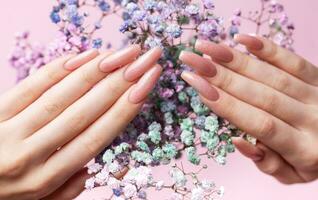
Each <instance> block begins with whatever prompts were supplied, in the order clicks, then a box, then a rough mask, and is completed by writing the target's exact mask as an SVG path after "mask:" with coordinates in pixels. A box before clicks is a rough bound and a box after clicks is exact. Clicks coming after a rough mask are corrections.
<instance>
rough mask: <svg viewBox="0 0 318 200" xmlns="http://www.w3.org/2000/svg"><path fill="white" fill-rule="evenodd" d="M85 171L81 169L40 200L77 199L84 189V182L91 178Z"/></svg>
mask: <svg viewBox="0 0 318 200" xmlns="http://www.w3.org/2000/svg"><path fill="white" fill-rule="evenodd" d="M91 176H92V175H89V174H88V173H87V169H86V168H83V169H82V170H80V171H79V172H77V173H76V174H74V175H73V176H72V177H71V178H70V179H69V180H68V181H67V182H66V183H64V184H63V185H62V186H60V187H59V188H58V189H57V190H56V191H54V192H53V193H52V194H50V195H48V196H46V197H44V198H42V199H43V200H70V199H74V198H75V197H77V196H78V195H79V194H80V193H82V191H83V190H84V189H85V187H84V186H85V181H86V180H87V179H88V178H89V177H91Z"/></svg>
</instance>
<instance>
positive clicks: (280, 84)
mask: <svg viewBox="0 0 318 200" xmlns="http://www.w3.org/2000/svg"><path fill="white" fill-rule="evenodd" d="M289 85H290V80H289V78H288V77H287V75H283V74H281V75H279V76H277V77H276V79H275V81H274V88H276V89H277V90H279V91H282V92H284V91H286V90H287V88H288V86H289Z"/></svg>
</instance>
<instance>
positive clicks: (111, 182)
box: [107, 177, 121, 189]
mask: <svg viewBox="0 0 318 200" xmlns="http://www.w3.org/2000/svg"><path fill="white" fill-rule="evenodd" d="M120 183H121V182H120V181H119V180H118V179H117V178H114V177H109V179H108V181H107V185H108V186H109V187H111V188H112V189H115V188H119V186H120Z"/></svg>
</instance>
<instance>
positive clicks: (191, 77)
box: [181, 71, 219, 101]
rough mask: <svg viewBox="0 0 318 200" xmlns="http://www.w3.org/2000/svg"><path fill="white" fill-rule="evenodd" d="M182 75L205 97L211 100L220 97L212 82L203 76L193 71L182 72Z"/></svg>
mask: <svg viewBox="0 0 318 200" xmlns="http://www.w3.org/2000/svg"><path fill="white" fill-rule="evenodd" d="M181 77H182V79H183V80H185V81H186V82H187V83H188V84H190V85H191V86H192V87H194V88H195V89H196V90H197V91H198V92H199V93H200V94H201V95H202V96H204V97H205V98H207V99H209V100H211V101H216V100H218V99H219V94H218V92H217V91H216V89H214V88H213V87H212V86H211V85H210V83H209V82H208V81H207V80H205V79H204V78H202V77H201V76H199V75H197V74H195V73H192V72H187V71H184V72H182V74H181Z"/></svg>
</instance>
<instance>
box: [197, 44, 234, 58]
mask: <svg viewBox="0 0 318 200" xmlns="http://www.w3.org/2000/svg"><path fill="white" fill-rule="evenodd" d="M195 48H196V49H197V50H198V51H201V52H202V53H204V54H208V55H209V56H211V57H212V59H214V60H216V61H219V62H224V63H229V62H231V61H232V60H233V58H234V56H233V53H232V52H231V51H230V50H229V49H228V48H227V47H225V46H223V45H220V44H216V43H214V42H210V41H203V40H197V41H196V43H195Z"/></svg>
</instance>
